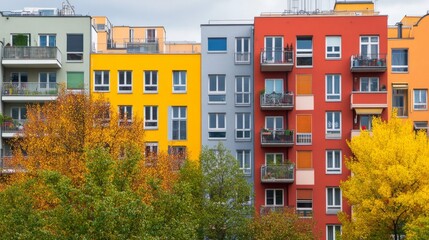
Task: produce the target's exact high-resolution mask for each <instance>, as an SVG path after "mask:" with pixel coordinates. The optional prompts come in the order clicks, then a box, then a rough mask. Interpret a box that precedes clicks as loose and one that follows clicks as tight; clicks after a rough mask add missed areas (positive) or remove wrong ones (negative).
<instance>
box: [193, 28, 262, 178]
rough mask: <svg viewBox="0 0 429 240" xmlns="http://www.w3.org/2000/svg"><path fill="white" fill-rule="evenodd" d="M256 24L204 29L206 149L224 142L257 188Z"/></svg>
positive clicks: (203, 102)
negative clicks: (254, 83) (254, 61)
mask: <svg viewBox="0 0 429 240" xmlns="http://www.w3.org/2000/svg"><path fill="white" fill-rule="evenodd" d="M252 46H253V24H202V25H201V61H202V62H201V66H202V69H201V74H202V75H201V108H202V110H201V114H202V116H201V121H202V124H201V126H202V131H201V132H202V145H203V146H208V147H210V148H211V147H214V146H216V145H217V144H218V142H219V141H220V142H223V144H224V145H225V146H226V148H227V149H228V150H229V151H230V152H231V153H232V154H233V155H234V156H236V158H237V160H238V161H239V164H240V167H241V168H242V169H243V172H244V174H245V175H246V176H247V178H248V181H249V182H250V183H252V184H253V172H254V171H253V168H254V164H253V162H254V160H253V141H254V134H253V132H254V131H253V53H252V49H253V47H252Z"/></svg>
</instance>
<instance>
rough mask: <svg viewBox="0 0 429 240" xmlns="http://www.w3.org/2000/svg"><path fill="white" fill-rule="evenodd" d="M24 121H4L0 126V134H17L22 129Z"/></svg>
mask: <svg viewBox="0 0 429 240" xmlns="http://www.w3.org/2000/svg"><path fill="white" fill-rule="evenodd" d="M24 124H25V120H16V119H14V120H12V121H5V122H4V123H2V125H1V130H2V133H18V132H20V131H22V130H23V129H24Z"/></svg>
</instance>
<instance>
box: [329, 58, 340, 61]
mask: <svg viewBox="0 0 429 240" xmlns="http://www.w3.org/2000/svg"><path fill="white" fill-rule="evenodd" d="M325 60H327V61H339V60H341V57H325Z"/></svg>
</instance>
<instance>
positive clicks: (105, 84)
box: [94, 70, 110, 92]
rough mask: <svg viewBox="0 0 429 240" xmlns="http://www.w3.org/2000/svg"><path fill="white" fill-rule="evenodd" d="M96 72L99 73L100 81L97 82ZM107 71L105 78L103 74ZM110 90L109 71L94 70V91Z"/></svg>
mask: <svg viewBox="0 0 429 240" xmlns="http://www.w3.org/2000/svg"><path fill="white" fill-rule="evenodd" d="M97 73H100V77H101V79H100V83H98V84H97ZM106 73H107V79H106V78H105V76H106V75H105V74H106ZM109 91H110V71H109V70H95V71H94V92H109Z"/></svg>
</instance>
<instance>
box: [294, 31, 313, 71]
mask: <svg viewBox="0 0 429 240" xmlns="http://www.w3.org/2000/svg"><path fill="white" fill-rule="evenodd" d="M296 65H297V66H302V67H311V66H313V38H312V37H297V39H296Z"/></svg>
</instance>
